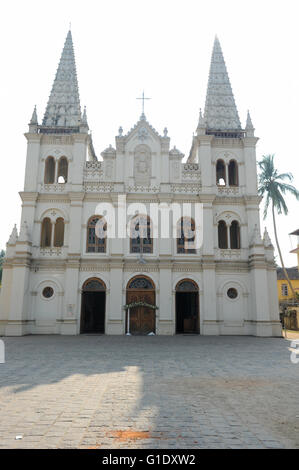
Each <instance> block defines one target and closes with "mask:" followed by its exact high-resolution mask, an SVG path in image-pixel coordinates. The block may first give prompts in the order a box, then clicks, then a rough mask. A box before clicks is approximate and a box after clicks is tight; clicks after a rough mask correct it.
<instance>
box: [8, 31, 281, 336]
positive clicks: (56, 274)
mask: <svg viewBox="0 0 299 470" xmlns="http://www.w3.org/2000/svg"><path fill="white" fill-rule="evenodd" d="M25 135H26V139H27V158H26V170H25V184H24V190H23V191H22V192H21V193H20V196H21V200H22V216H21V224H20V229H19V230H18V229H17V227H16V226H15V227H14V229H13V231H12V233H11V236H10V238H9V241H8V243H7V251H6V259H5V264H4V269H3V281H2V289H1V295H0V335H7V336H18V335H26V334H68V335H77V334H80V333H105V334H108V335H114V334H115V335H122V334H126V333H128V332H130V333H132V334H148V333H154V334H159V335H173V334H176V333H185V334H188V333H194V334H196V333H197V334H203V335H220V334H221V335H256V336H280V335H281V327H280V322H279V314H278V301H277V292H276V269H275V264H274V253H273V246H272V244H271V241H270V238H269V236H268V234H267V231H266V230H265V232H264V235H263V237H262V236H261V233H260V219H259V203H260V197H259V196H258V191H257V173H256V154H255V147H256V143H257V140H258V139H257V138H256V137H255V136H254V128H253V125H252V122H251V119H250V115H249V113H248V115H247V122H246V126H245V127H244V128H243V127H242V126H241V123H240V120H239V116H238V111H237V108H236V104H235V100H234V96H233V93H232V89H231V85H230V81H229V77H228V73H227V70H226V66H225V62H224V58H223V54H222V51H221V47H220V43H219V41H218V39H217V38H216V39H215V43H214V48H213V53H212V60H211V67H210V75H209V81H208V90H207V97H206V103H205V110H204V113H203V115H202V113H200V116H199V121H198V125H197V129H196V133H195V135H194V136H193V142H192V147H191V151H190V154H189V157H188V159H187V160H186V161H184V162H183V158H184V155H183V154H182V153H181V152H180V151H179V150H178V149H176V147H173V148H171V147H170V138H169V137H168V132H167V129H166V128H165V129H164V131H163V132H162V134H161V135H160V134H159V133H158V132H157V131H156V130H155V129H154V128H153V127H152V126H151V125H150V124H149V122H148V121H147V119H146V117H145V115H144V113H142V115H141V117H140V119H139V121H138V122H137V124H136V125H135V126H134V127H133V128H132V129H131V130H130V131H129V132H128V133H124V131H123V129H122V128H120V129H119V133H118V135H117V136H116V138H115V145H114V146H110V147H108V148H107V149H106V150H104V151H103V152H102V153H101V157H102V158H100V159H98V158H97V156H96V153H95V150H94V147H93V142H92V137H91V134H90V131H89V127H88V123H87V116H86V110H85V109H84V111H83V113H82V112H81V107H80V100H79V91H78V83H77V75H76V66H75V57H74V50H73V43H72V36H71V32H70V31H69V33H68V35H67V38H66V41H65V44H64V48H63V52H62V55H61V59H60V62H59V66H58V69H57V73H56V77H55V80H54V84H53V87H52V91H51V94H50V97H49V101H48V104H47V108H46V112H45V115H44V119H43V121H42V123H41V124H39V123H38V118H37V112H36V109H34V112H33V115H32V118H31V121H30V124H29V130H28V132H27V133H26V134H25ZM120 196H121V197H120ZM120 200H121V201H125V203H126V205H130V204H131V206H132V205H133V206H132V207H134V208H135V209H136V208H137V209H136V210H135V212H134V213H131V214H129V215H128V217H127V219H126V224H127V226H128V227H129V229H128V232H127V236H124V237H120V236H117V235H116V236H115V237H112V236H111V237H109V230H108V229H107V220H106V218H105V215H104V214H103V213H99V212H98V207H99V204H104V205H105V204H107V206H108V205H109V204H110V206H112V207H114V208H117V207H118V208H119V201H120ZM184 203H185V204H189V205H190V206H192V207H193V206H195V205H196V204H200V205H201V208H202V212H201V214H202V215H201V219H200V222H199V221H198V220H197V219H196V217H193V215H192V214H191V215H190V217H189V218H187V217H186V218H184V217H180V218H178V219H177V220H175V219H174V218H173V220H172V226H175V227H176V228H177V232H176V233H177V235H176V236H174V237H171V236H170V237H169V238H163V237H161V236H157V237H155V236H154V235H153V231H154V229H156V228H157V227H156V223H155V222H154V221H153V220H152V219H151V217H150V215H149V214H150V210H149V207H150V205H153V204H157V205H159V206H160V207H161V206H162V207H163V205H164V207H168V206H169V205H171V204H178V205H182V204H184ZM134 204H135V205H134ZM138 205H143V207H145V208H146V209H147V211H146V214H144V213H143V212H144V211H142V210H138ZM141 207H142V206H141ZM185 219H188V221H187V226H188V227H189V231H190V233H192V234H193V233H197V231H196V230H197V227H196V225H197V224H200V230H201V235H202V243H201V245H200V246H197V245H196V243H195V236H193V237H192V236H191V237H187V235H186V230H184V229H183V226H184V227H185V222H186V220H185ZM100 222H103V224H102V227H103V231H104V232H105V231H106V232H107V234H108V236H107V237H105V236H104V235H103V234H102V235H99V233H98V232H97V229H96V227H97V226H98V224H99V223H100ZM183 222H184V223H183ZM108 225H109V221H108ZM109 227H110V226H109ZM107 230H108V231H107ZM132 231H135V232H136V231H137V236H135V237H131V236H129V235H130V233H132ZM128 234H129V235H128ZM98 235H99V236H98ZM186 238H188V241H189V242H190V243H189V244H188V246H187V248H186V243H185V242H186ZM192 243H193V245H192Z"/></svg>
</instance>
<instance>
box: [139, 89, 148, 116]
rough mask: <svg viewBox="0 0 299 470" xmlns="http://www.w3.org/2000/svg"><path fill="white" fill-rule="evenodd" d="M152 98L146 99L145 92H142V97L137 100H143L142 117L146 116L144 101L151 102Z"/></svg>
mask: <svg viewBox="0 0 299 470" xmlns="http://www.w3.org/2000/svg"><path fill="white" fill-rule="evenodd" d="M150 99H151V98H145V96H144V90H143V92H142V96H141V97H140V98H136V100H142V115H141V116H144V100H150Z"/></svg>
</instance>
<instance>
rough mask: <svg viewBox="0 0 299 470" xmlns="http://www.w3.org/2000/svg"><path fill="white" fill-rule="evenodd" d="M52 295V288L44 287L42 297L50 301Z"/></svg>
mask: <svg viewBox="0 0 299 470" xmlns="http://www.w3.org/2000/svg"><path fill="white" fill-rule="evenodd" d="M53 294H54V289H52V287H45V288H44V289H43V297H45V298H46V299H50V298H51V297H52V296H53Z"/></svg>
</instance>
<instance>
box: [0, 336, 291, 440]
mask: <svg viewBox="0 0 299 470" xmlns="http://www.w3.org/2000/svg"><path fill="white" fill-rule="evenodd" d="M3 339H4V341H5V346H6V363H5V364H0V447H2V448H70V447H73V448H79V447H80V448H101V447H102V448H155V449H157V448H244V447H246V448H276V447H287V448H294V447H296V448H299V432H298V431H299V380H298V379H299V364H293V363H292V362H291V361H290V352H289V350H288V347H289V346H290V342H289V341H288V340H285V339H283V338H252V337H232V336H229V337H223V336H222V337H208V336H205V337H204V336H175V337H161V336H160V337H126V336H124V337H123V336H122V337H112V336H110V337H107V336H77V337H68V336H26V337H21V338H3ZM18 435H21V436H23V438H22V439H20V440H16V436H18Z"/></svg>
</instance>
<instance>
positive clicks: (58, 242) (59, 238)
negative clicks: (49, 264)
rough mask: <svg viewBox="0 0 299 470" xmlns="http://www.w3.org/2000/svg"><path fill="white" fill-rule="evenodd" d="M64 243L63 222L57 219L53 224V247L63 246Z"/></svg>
mask: <svg viewBox="0 0 299 470" xmlns="http://www.w3.org/2000/svg"><path fill="white" fill-rule="evenodd" d="M63 242H64V220H63V218H62V217H59V218H58V219H57V220H56V223H55V230H54V246H57V247H58V246H63Z"/></svg>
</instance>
